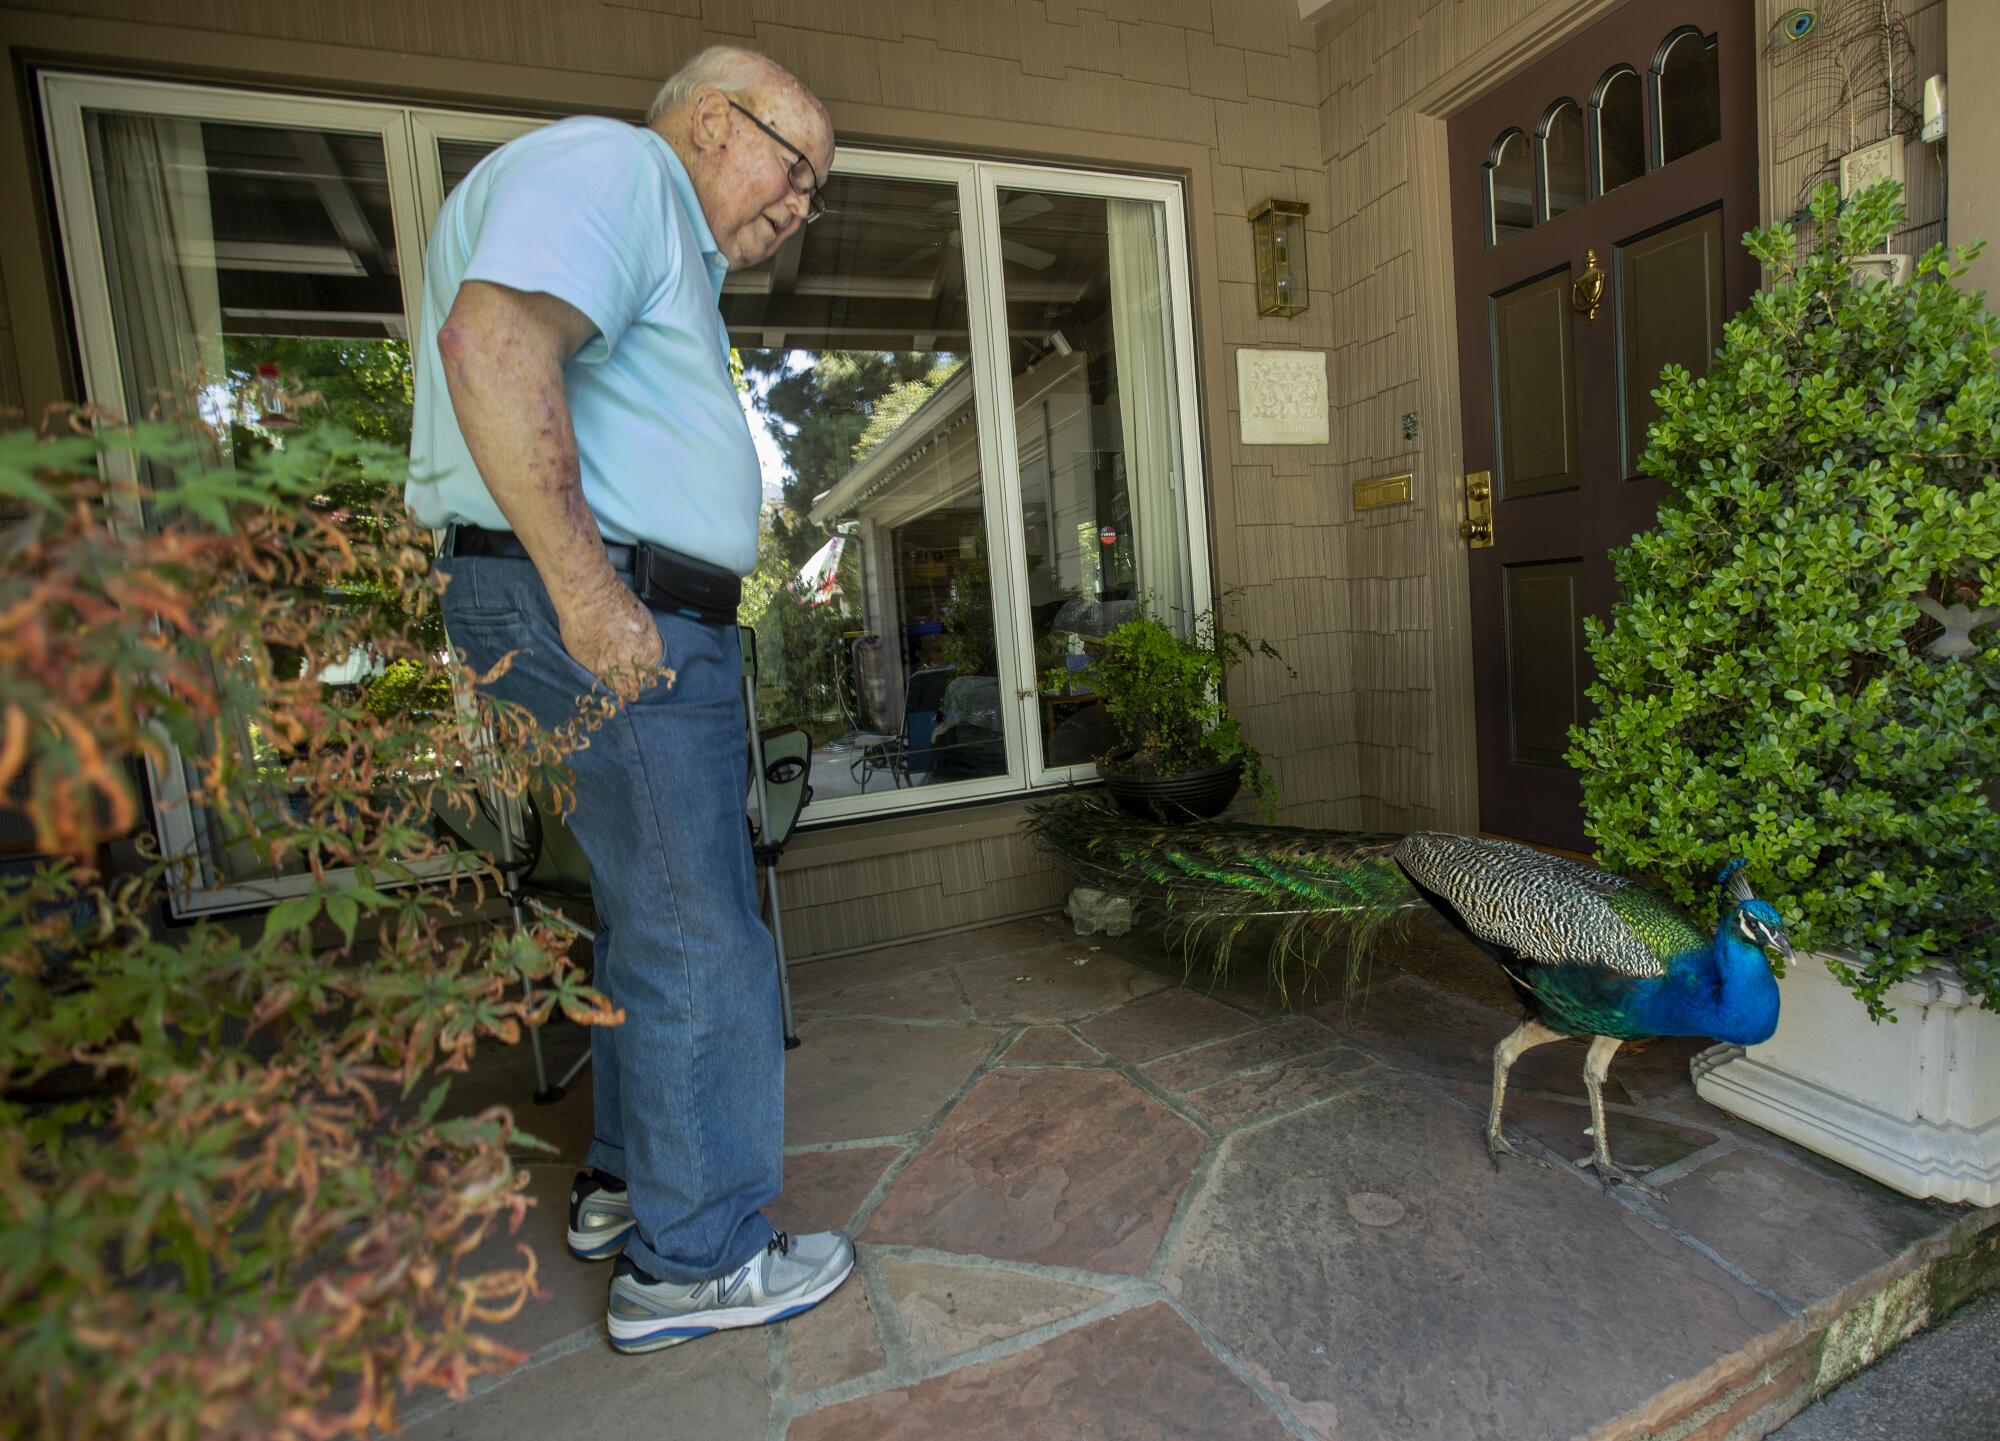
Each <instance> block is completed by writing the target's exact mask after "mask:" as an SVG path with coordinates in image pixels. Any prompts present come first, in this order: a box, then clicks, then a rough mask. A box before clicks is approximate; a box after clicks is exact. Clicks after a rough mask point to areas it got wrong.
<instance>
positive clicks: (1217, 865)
mask: <svg viewBox="0 0 2000 1441" xmlns="http://www.w3.org/2000/svg"><path fill="white" fill-rule="evenodd" d="M1029 828H1030V831H1031V833H1032V834H1033V835H1034V836H1035V837H1036V838H1037V840H1038V841H1040V842H1041V844H1043V845H1044V846H1045V847H1047V848H1048V849H1050V850H1052V851H1053V852H1055V853H1056V854H1057V855H1059V856H1061V857H1062V858H1064V859H1065V860H1067V861H1068V862H1070V863H1071V864H1072V865H1074V866H1075V867H1076V868H1077V869H1078V870H1079V871H1080V872H1081V873H1082V874H1083V875H1084V876H1085V877H1086V878H1087V879H1088V880H1090V881H1091V883H1093V884H1095V885H1097V886H1099V887H1101V888H1103V889H1106V890H1109V891H1112V892H1114V893H1117V894H1121V895H1125V896H1128V897H1130V898H1132V899H1134V900H1138V901H1151V902H1154V903H1156V904H1158V905H1160V906H1161V907H1163V908H1164V910H1165V911H1166V913H1167V915H1168V917H1169V919H1170V920H1171V921H1172V922H1174V923H1175V925H1176V926H1177V928H1178V933H1179V937H1180V939H1181V940H1182V942H1183V944H1184V945H1185V946H1186V947H1187V951H1188V955H1189V961H1190V964H1192V962H1193V959H1194V951H1195V950H1196V949H1206V950H1207V951H1209V953H1210V955H1211V958H1212V961H1213V963H1214V965H1215V966H1216V968H1217V970H1218V971H1219V970H1220V969H1221V968H1222V967H1224V966H1226V965H1227V963H1228V960H1229V957H1230V953H1231V949H1232V947H1233V946H1234V944H1235V943H1236V941H1237V939H1238V938H1239V937H1240V936H1241V935H1242V934H1243V933H1244V931H1245V930H1246V929H1249V928H1251V927H1253V926H1257V925H1259V923H1260V922H1261V923H1268V931H1269V935H1270V940H1271V945H1272V952H1271V965H1272V973H1273V975H1274V976H1277V977H1280V978H1281V980H1282V977H1283V975H1284V974H1285V972H1286V970H1287V969H1288V966H1289V962H1290V961H1291V960H1293V959H1298V960H1302V961H1304V962H1305V963H1307V964H1308V965H1316V964H1317V963H1318V962H1319V960H1320V958H1321V957H1322V956H1323V955H1324V954H1326V953H1328V952H1329V951H1330V950H1332V949H1333V948H1335V947H1342V948H1344V949H1345V950H1346V953H1347V965H1348V969H1347V981H1348V984H1349V985H1350V986H1351V985H1353V984H1354V982H1355V980H1356V979H1357V978H1358V976H1359V975H1360V973H1361V970H1362V968H1363V967H1364V966H1365V964H1366V961H1367V959H1368V957H1369V955H1370V954H1371V952H1372V951H1373V949H1374V948H1375V945H1376V942H1377V941H1378V939H1379V937H1380V936H1381V935H1382V934H1383V932H1384V930H1385V928H1391V927H1394V926H1396V925H1397V924H1398V923H1399V922H1401V921H1406V920H1407V919H1408V918H1409V917H1410V916H1411V915H1412V914H1413V913H1416V912H1419V911H1421V909H1422V908H1424V907H1425V906H1429V907H1431V908H1432V909H1434V910H1436V911H1437V912H1438V914H1440V915H1442V916H1443V917H1444V918H1445V919H1446V920H1447V921H1448V922H1450V923H1451V924H1452V925H1453V926H1454V927H1456V928H1457V929H1458V930H1459V931H1460V932H1461V933H1462V934H1463V935H1465V936H1466V938H1467V939H1469V940H1470V941H1472V942H1473V944H1475V945H1477V946H1478V947H1479V948H1480V949H1481V950H1483V951H1485V952H1486V954H1487V955H1489V956H1491V957H1492V958H1493V959H1494V960H1495V961H1497V962H1498V963H1499V965H1500V967H1501V968H1502V970H1504V971H1505V972H1506V974H1507V977H1508V979H1509V981H1510V982H1511V983H1512V985H1513V989H1514V991H1515V993H1516V994H1517V995H1518V996H1519V997H1520V998H1521V1000H1522V1002H1523V1004H1524V1005H1525V1007H1526V1009H1527V1015H1526V1017H1525V1019H1523V1020H1522V1022H1521V1024H1520V1026H1519V1027H1517V1028H1516V1029H1515V1030H1514V1031H1513V1032H1512V1033H1511V1034H1509V1035H1507V1036H1506V1037H1504V1038H1503V1039H1502V1040H1501V1041H1500V1042H1499V1044H1498V1045H1496V1046H1495V1047H1494V1048H1493V1096H1492V1103H1491V1106H1490V1108H1489V1110H1488V1112H1487V1118H1486V1147H1487V1153H1488V1155H1489V1156H1490V1157H1491V1158H1492V1160H1493V1165H1494V1168H1495V1169H1496V1170H1498V1169H1499V1168H1500V1158H1501V1157H1502V1156H1510V1155H1511V1156H1515V1157H1517V1158H1519V1159H1522V1160H1528V1161H1534V1162H1535V1163H1536V1164H1546V1163H1544V1162H1542V1161H1541V1160H1540V1158H1538V1157H1535V1156H1531V1155H1525V1154H1524V1153H1522V1152H1520V1151H1517V1150H1516V1149H1515V1148H1514V1146H1513V1145H1511V1144H1510V1143H1509V1142H1508V1141H1507V1139H1506V1138H1505V1137H1504V1136H1503V1135H1502V1134H1501V1126H1500V1117H1501V1108H1502V1106H1503V1104H1504V1102H1505V1100H1506V1095H1507V1074H1508V1072H1509V1071H1510V1070H1511V1069H1512V1068H1513V1066H1514V1063H1515V1062H1516V1061H1517V1060H1519V1059H1520V1057H1521V1055H1522V1054H1523V1053H1524V1052H1526V1051H1528V1050H1531V1049H1532V1048H1534V1047H1536V1046H1540V1045H1544V1044H1546V1043H1548V1042H1550V1041H1559V1040H1563V1039H1565V1038H1570V1037H1580V1038H1587V1039H1588V1040H1589V1041H1590V1049H1589V1051H1588V1053H1587V1055H1586V1057H1585V1060H1584V1075H1583V1079H1584V1089H1585V1090H1586V1091H1587V1092H1588V1093H1589V1096H1590V1119H1591V1135H1592V1147H1593V1150H1592V1154H1591V1155H1590V1156H1589V1157H1587V1158H1585V1159H1584V1160H1582V1161H1579V1162H1578V1163H1577V1164H1578V1165H1580V1166H1590V1167H1592V1168H1594V1169H1595V1170H1596V1172H1597V1175H1598V1178H1599V1181H1600V1182H1601V1184H1602V1185H1603V1187H1604V1189H1605V1190H1606V1191H1607V1192H1609V1190H1610V1189H1611V1187H1612V1186H1613V1185H1615V1184H1621V1183H1622V1184H1625V1185H1630V1186H1632V1187H1634V1188H1636V1189H1638V1190H1640V1191H1643V1192H1645V1193H1647V1194H1649V1195H1652V1196H1655V1197H1657V1196H1658V1194H1659V1193H1658V1192H1657V1191H1654V1190H1653V1189H1652V1188H1651V1187H1649V1186H1647V1185H1645V1183H1644V1182H1642V1181H1640V1180H1639V1179H1638V1176H1637V1175H1636V1174H1635V1173H1634V1172H1632V1171H1629V1170H1627V1169H1625V1168H1624V1167H1622V1166H1619V1165H1618V1164H1616V1163H1615V1162H1614V1161H1613V1160H1612V1158H1611V1146H1610V1140H1609V1137H1608V1136H1607V1134H1606V1129H1605V1117H1604V1100H1603V1096H1602V1087H1603V1085H1604V1081H1605V1078H1606V1076H1607V1074H1608V1073H1609V1070H1610V1067H1611V1058H1612V1055H1613V1054H1614V1053H1615V1052H1616V1051H1617V1050H1618V1047H1619V1046H1620V1045H1622V1044H1623V1043H1624V1042H1626V1041H1631V1040H1637V1039H1641V1038H1645V1037H1652V1036H1707V1037H1711V1038H1713V1039H1715V1040H1718V1041H1727V1042H1731V1043H1733V1044H1737V1045H1745V1046H1749V1045H1756V1044H1757V1043H1759V1042H1761V1041H1766V1040H1769V1039H1770V1037H1771V1033H1772V1032H1773V1031H1774V1030H1776V1029H1777V1024H1778V984H1777V979H1776V977H1775V975H1774V974H1773V971H1772V967H1771V963H1770V961H1769V960H1768V959H1767V956H1766V951H1767V950H1768V951H1776V952H1777V953H1778V955H1779V956H1780V957H1781V958H1782V959H1783V960H1785V961H1789V960H1790V959H1791V955H1792V950H1791V945H1790V942H1789V941H1787V940H1786V937H1785V928H1784V922H1783V921H1782V919H1781V918H1780V917H1779V915H1778V912H1777V910H1776V908H1775V907H1773V906H1772V905H1771V904H1770V902H1768V901H1764V900H1760V899H1758V898H1757V897H1756V896H1755V895H1753V894H1752V892H1751V889H1750V885H1749V882H1748V880H1747V879H1746V878H1745V876H1744V873H1743V871H1744V862H1743V861H1742V860H1740V859H1738V860H1732V861H1731V862H1729V864H1728V865H1727V866H1725V867H1724V868H1723V870H1722V872H1721V874H1720V875H1718V876H1717V878H1716V883H1717V886H1718V888H1719V889H1720V890H1721V892H1722V900H1721V905H1720V911H1721V917H1720V921H1719V923H1718V925H1717V926H1716V929H1715V933H1714V934H1713V935H1712V936H1711V935H1709V934H1707V933H1706V932H1704V931H1703V930H1702V928H1701V927H1700V926H1699V925H1698V924H1697V923H1696V921H1695V919H1694V918H1693V917H1692V916H1690V915H1689V914H1688V913H1687V912H1686V911H1685V910H1683V909H1682V908H1681V907H1680V906H1678V905H1676V904H1675V903H1674V902H1673V901H1671V900H1668V899H1666V898H1665V897H1663V896H1660V895H1657V894H1655V893H1654V892H1652V891H1649V890H1647V889H1646V888H1645V887H1643V886H1640V885H1637V884H1635V883H1634V882H1632V881H1630V880H1628V879H1626V878H1625V877H1623V876H1619V875H1615V874H1613V873H1612V872H1610V871H1605V870H1600V869H1599V868H1597V867H1596V866H1592V865H1586V864H1584V863H1583V862H1581V861H1577V860H1572V859H1570V858H1568V857H1565V856H1560V855H1552V854H1549V853H1548V852H1545V851H1539V850H1536V849H1534V848H1533V847H1530V846H1525V845H1520V844H1518V843H1516V842H1513V841H1505V840H1496V839H1492V838H1489V837H1485V836H1468V835H1450V834H1442V833H1437V832H1419V833H1416V834H1412V835H1403V836H1394V835H1382V834H1367V833H1356V832H1336V831H1310V830H1300V829H1295V828H1292V827H1286V826H1257V825H1233V824H1226V823H1220V822H1202V823H1198V824H1187V825H1173V824H1162V823H1159V822H1152V821H1144V820H1137V819H1133V818H1131V817H1128V816H1125V815H1123V814H1121V813H1119V812H1118V811H1116V810H1114V809H1112V808H1111V807H1110V806H1108V805H1106V804H1104V803H1103V802H1101V801H1100V800H1098V799H1096V798H1095V797H1091V796H1087V795H1075V796H1067V797H1063V798H1061V799H1059V800H1057V801H1055V802H1053V803H1051V804H1048V805H1044V806H1039V807H1036V808H1034V809H1033V811H1032V812H1031V816H1030V820H1029ZM1259 934H1260V936H1261V935H1262V934H1264V931H1263V930H1262V929H1260V931H1259Z"/></svg>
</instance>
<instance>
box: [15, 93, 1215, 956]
mask: <svg viewBox="0 0 2000 1441" xmlns="http://www.w3.org/2000/svg"><path fill="white" fill-rule="evenodd" d="M39 80H40V89H41V97H42V105H43V112H44V115H45V116H46V122H47V127H48V135H49V143H48V156H49V164H50V167H51V173H52V175H53V177H54V182H55V189H56V195H57V206H56V211H57V214H56V224H57V233H58V239H59V243H60V244H61V246H62V252H63V258H64V262H65V265H66V268H67V273H68V277H69V288H70V301H71V305H72V307H73V314H74V315H75V316H76V323H77V332H78V335H77V339H78V345H79V349H80V352H81V355H82V362H83V378H84V386H85V392H86V396H87V398H88V399H89V400H91V401H92V402H94V403H99V404H103V405H105V406H107V408H110V409H114V410H119V409H122V408H123V397H124V394H125V390H124V383H123V380H124V377H123V372H122V368H121V366H120V363H119V359H118V347H117V339H116V336H115V334H114V332H113V328H112V319H111V309H110V299H109V284H108V281H107V279H106V272H105V266H104V255H103V250H102V246H101V242H100V238H99V235H98V231H97V217H96V200H95V195H94V192H93V188H92V182H91V177H90V173H89V157H88V149H87V146H86V143H85V138H84V128H83V112H84V111H85V110H86V109H91V110H124V111H130V112H135V113H140V114H147V115H166V116H175V117H181V118H188V119H204V120H213V121H217V122H221V123H241V124H250V125H256V124H268V125H273V126H281V127H294V128H311V129H320V130H328V131H342V132H346V133H349V134H373V135H375V136H376V137H377V138H378V139H379V140H380V141H381V144H382V152H383V158H384V163H385V165H386V167H387V175H388V182H389V193H390V207H391V216H392V219H393V222H394V224H395V228H396V235H395V249H396V255H397V263H398V266H399V267H400V271H401V279H402V288H403V313H404V324H405V328H406V334H408V335H410V336H412V337H414V336H415V335H416V333H417V325H418V320H419V317H420V316H421V314H422V308H423V295H422V287H423V276H424V260H425V252H426V250H427V247H428V243H429V238H430V229H431V226H432V224H433V223H434V222H435V221H436V218H437V213H438V210H439V208H440V207H441V206H442V204H443V201H444V189H443V168H442V166H441V165H440V163H439V158H438V144H439V142H440V141H475V142H476V141H487V142H491V143H494V144H500V143H504V142H505V141H507V140H510V139H513V138H514V137H515V136H518V135H522V134H525V133H527V132H528V131H530V130H534V129H537V128H539V127H540V126H542V125H544V124H547V123H549V121H548V120H547V119H545V118H541V117H528V116H510V115H504V114H493V113H480V112H471V111H452V110H438V109H427V108H424V107H420V106H400V105H385V104H380V103H375V102H367V101H355V100H333V99H320V98H314V97H308V96H297V95H290V94H278V93H273V92H265V91H251V90H242V89H233V88H227V87H219V86H202V85H187V84H178V83H174V82H168V81H156V80H130V79H122V78H115V77H108V76H96V75H82V74H73V73H64V72H58V71H48V72H44V73H43V74H42V75H41V76H40V77H39ZM833 173H835V174H843V175H864V176H878V177H883V178H897V179H909V180H916V181H930V182H933V183H945V184H951V185H954V186H955V187H956V189H957V193H958V201H959V210H960V215H961V217H962V220H961V227H960V238H961V243H962V248H963V254H964V257H965V263H966V299H967V307H968V321H969V325H970V330H971V337H972V340H971V353H970V356H969V360H970V362H971V365H972V371H973V393H974V413H975V415H976V417H977V421H978V427H979V459H980V470H981V475H982V478H983V479H982V509H983V513H984V515H985V520H986V528H987V534H988V535H989V536H993V537H996V538H998V542H999V543H997V544H996V545H994V546H993V547H992V548H991V549H992V553H991V555H990V556H989V562H990V564H991V566H992V572H991V584H992V589H993V616H994V628H995V636H994V648H995V658H996V663H997V669H998V670H999V671H1000V675H999V677H998V679H999V683H1000V691H1001V701H1002V708H1003V717H1004V729H1005V732H1006V757H1007V767H1006V770H1005V772H1004V773H1003V774H1001V775H997V776H992V777H982V778H979V779H974V780H965V781H956V782H951V783H949V784H944V785H931V786H924V787H921V788H918V790H915V791H900V792H897V793H895V795H896V802H897V803H895V804H886V805H885V804H884V803H883V802H884V800H885V799H886V797H885V796H882V795H875V796H843V797H829V798H827V799H826V800H823V801H818V802H815V804H814V805H813V807H812V808H811V811H810V812H809V813H808V814H807V815H806V816H804V817H802V818H801V825H802V826H804V827H808V828H816V827H818V826H822V825H828V824H835V823H839V822H842V821H853V820H858V819H867V818H886V817H888V816H891V815H907V814H912V813H917V812H923V811H931V810H938V809H944V808H949V807H953V806H958V805H963V804H965V803H966V802H968V801H978V800H988V799H993V798H998V797H1005V796H1010V795H1027V794H1030V793H1032V792H1034V791H1036V790H1040V789H1044V788H1047V787H1051V786H1060V785H1066V784H1072V783H1075V782H1079V781H1088V780H1091V779H1093V778H1095V776H1096V774H1097V768H1096V767H1095V766H1094V765H1076V766H1050V765H1049V764H1048V763H1047V762H1046V760H1045V758H1044V756H1043V751H1042V735H1041V714H1040V702H1039V697H1038V695H1037V688H1036V686H1035V684H1034V682H1033V677H1034V675H1035V664H1034V637H1033V635H1032V633H1031V630H1030V628H1029V626H1028V624H1027V615H1026V600H1025V597H1024V596H1023V595H1022V593H1021V590H1020V585H1021V583H1022V581H1023V580H1024V579H1025V576H1024V575H1023V574H1021V573H1019V572H1020V570H1021V566H1020V558H1021V557H1022V556H1023V555H1024V554H1025V550H1026V537H1025V535H1024V534H1023V512H1022V495H1021V478H1020V472H1019V466H1018V464H1017V460H1016V458H1017V456H1018V440H1017V436H1016V432H1015V425H1014V414H1013V407H1012V406H1011V405H1009V404H1005V403H1003V398H1005V397H1010V396H1011V395H1012V394H1013V385H1012V380H1013V377H1012V372H1011V367H1010V364H1009V360H1008V330H1007V315H1006V297H1005V295H1004V293H1003V291H1002V287H1001V286H1000V285H998V284H996V283H994V282H995V280H996V279H997V276H998V266H997V262H996V263H989V261H990V258H993V257H997V256H998V255H999V254H1000V219H999V203H998V192H999V191H1000V190H1001V189H1002V188H1006V189H1020V190H1041V191H1047V192H1049V193H1056V194H1066V195H1076V196H1090V197H1101V198H1105V199H1127V200H1140V201H1149V202H1155V203H1157V204H1159V205H1160V206H1161V207H1162V222H1163V227H1164V232H1165V244H1166V256H1167V269H1168V275H1167V285H1168V303H1169V304H1171V306H1172V327H1173V329H1172V336H1171V339H1172V343H1173V348H1174V355H1173V363H1174V374H1175V377H1176V389H1175V396H1174V399H1175V403H1176V404H1177V405H1178V407H1179V417H1178V419H1179V441H1180V466H1181V474H1180V477H1179V482H1180V487H1181V504H1182V508H1183V512H1184V514H1183V523H1184V525H1185V533H1186V535H1187V540H1188V555H1187V564H1188V567H1189V581H1190V593H1191V595H1192V597H1193V601H1194V606H1195V610H1196V613H1197V614H1198V613H1200V612H1202V611H1204V610H1206V609H1207V608H1208V607H1209V605H1210V604H1211V602H1212V593H1211V586H1210V581H1209V548H1208V523H1207V522H1208V516H1207V504H1208V501H1207V486H1206V477H1205V474H1204V467H1203V463H1202V448H1201V417H1200V411H1199V408H1198V397H1197V393H1196V378H1195V351H1194V307H1193V293H1192V287H1191V285H1190V281H1189V265H1188V248H1187V213H1186V205H1185V197H1184V189H1183V187H1182V185H1181V184H1180V183H1179V182H1177V181H1173V180H1167V179H1156V178H1148V177H1143V176H1127V175H1110V174H1101V173H1098V172H1094V171H1087V170H1076V169H1066V168H1062V167H1049V166H1038V165H1024V164H1008V163H1000V162H992V161H979V160H964V159H953V158H947V157H941V156H933V155H917V154H909V153H904V152H899V151H887V150H871V149H866V148H858V147H843V148H842V149H841V150H840V151H839V153H838V155H837V157H836V159H835V162H834V166H833ZM147 780H148V784H149V786H150V788H151V791H152V796H153V802H154V808H155V815H156V817H157V818H158V819H159V821H160V830H161V842H162V846H163V849H164V852H165V854H166V856H167V857H168V858H169V859H170V860H193V861H194V862H196V863H197V867H198V868H199V872H200V875H201V879H200V880H199V881H198V882H196V883H195V884H194V885H192V886H191V887H189V888H187V889H186V890H183V891H178V892H177V893H176V894H175V895H174V896H173V897H172V900H171V904H172V908H173V911H174V914H175V915H176V916H181V917H191V916H197V915H209V914H216V913H219V912H224V911H234V910H244V909H251V908H256V907H262V906H268V905H271V904H273V903H275V902H276V901H278V900H281V899H283V898H284V897H286V896H288V895H295V894H299V893H301V892H303V891H305V890H306V889H308V888H309V887H310V886H311V884H312V882H311V880H310V878H309V877H305V876H296V877H279V878H276V879H273V880H269V881H258V882H239V883H224V882H222V881H221V880H220V879H219V878H218V877H216V876H214V875H213V874H211V873H210V872H209V871H208V869H207V866H206V864H205V862H203V860H202V855H201V850H200V846H199V843H198V840H197V837H196V834H195V828H194V823H193V819H192V817H191V816H190V815H189V813H188V808H187V805H186V788H185V784H184V780H183V777H182V775H181V773H180V770H179V767H178V765H175V766H171V767H164V768H155V767H154V766H153V765H152V764H151V762H150V761H149V762H148V765H147Z"/></svg>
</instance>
